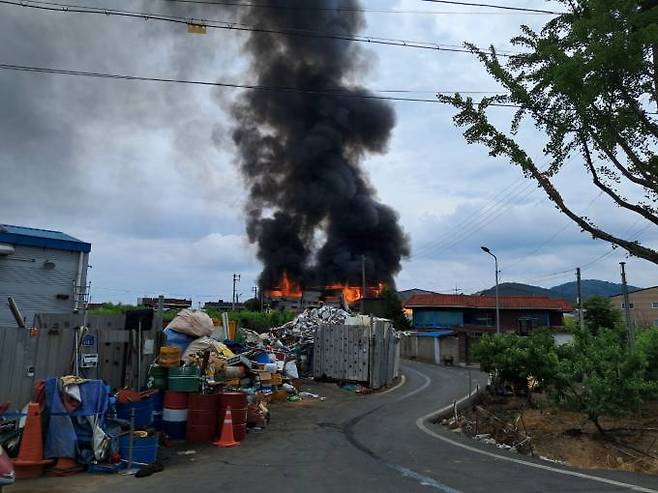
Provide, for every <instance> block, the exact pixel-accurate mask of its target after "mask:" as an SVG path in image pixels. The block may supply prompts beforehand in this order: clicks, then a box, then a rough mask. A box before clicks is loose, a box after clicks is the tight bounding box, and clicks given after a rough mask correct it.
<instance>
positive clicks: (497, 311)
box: [480, 246, 500, 334]
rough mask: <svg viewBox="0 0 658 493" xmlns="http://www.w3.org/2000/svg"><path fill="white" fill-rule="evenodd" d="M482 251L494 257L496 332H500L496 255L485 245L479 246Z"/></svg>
mask: <svg viewBox="0 0 658 493" xmlns="http://www.w3.org/2000/svg"><path fill="white" fill-rule="evenodd" d="M480 248H481V249H482V251H483V252H484V253H488V254H489V255H491V256H492V257H493V258H494V265H495V269H496V334H500V304H499V301H498V257H496V256H495V255H494V254H493V253H491V250H489V249H488V248H487V247H486V246H481V247H480Z"/></svg>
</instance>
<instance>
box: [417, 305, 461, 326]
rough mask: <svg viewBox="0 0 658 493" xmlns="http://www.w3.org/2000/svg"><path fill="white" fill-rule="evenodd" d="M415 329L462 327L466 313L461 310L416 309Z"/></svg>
mask: <svg viewBox="0 0 658 493" xmlns="http://www.w3.org/2000/svg"><path fill="white" fill-rule="evenodd" d="M413 321H414V327H419V328H423V327H455V326H456V327H461V326H463V325H464V312H462V311H461V310H449V311H448V310H432V309H414V310H413Z"/></svg>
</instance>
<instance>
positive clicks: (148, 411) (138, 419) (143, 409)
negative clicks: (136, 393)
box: [117, 397, 153, 428]
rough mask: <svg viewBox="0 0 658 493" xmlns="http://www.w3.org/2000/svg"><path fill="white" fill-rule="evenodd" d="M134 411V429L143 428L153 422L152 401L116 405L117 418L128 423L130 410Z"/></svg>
mask: <svg viewBox="0 0 658 493" xmlns="http://www.w3.org/2000/svg"><path fill="white" fill-rule="evenodd" d="M131 409H134V410H135V427H137V428H144V427H146V426H149V425H150V424H151V423H152V422H153V399H151V398H150V397H149V398H148V399H142V400H141V401H136V402H124V403H119V404H117V416H118V417H119V419H125V420H126V421H130V410H131Z"/></svg>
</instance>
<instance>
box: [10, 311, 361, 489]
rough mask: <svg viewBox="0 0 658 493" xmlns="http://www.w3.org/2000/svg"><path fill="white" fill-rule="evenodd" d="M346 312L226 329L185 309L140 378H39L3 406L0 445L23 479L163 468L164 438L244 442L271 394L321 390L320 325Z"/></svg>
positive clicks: (263, 420) (265, 418)
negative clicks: (19, 405)
mask: <svg viewBox="0 0 658 493" xmlns="http://www.w3.org/2000/svg"><path fill="white" fill-rule="evenodd" d="M349 316H350V314H349V312H346V311H344V310H341V309H339V308H334V307H329V306H325V307H321V308H315V309H311V310H307V311H305V312H303V313H301V314H300V315H298V316H297V318H296V319H295V320H293V321H291V322H288V323H286V324H284V325H283V326H281V327H277V328H274V329H271V330H270V331H269V332H266V333H263V334H258V333H256V332H254V331H251V330H248V329H244V328H237V327H234V328H233V330H226V329H225V328H228V327H229V326H230V324H229V321H228V317H225V320H224V321H223V323H222V324H221V326H220V327H221V330H220V329H218V325H219V324H218V321H213V319H211V318H210V317H209V316H208V315H207V314H206V313H205V312H202V311H195V310H188V309H184V310H181V311H180V312H178V314H177V315H176V317H175V318H174V319H173V320H172V321H171V322H170V323H169V324H168V325H167V327H166V328H165V329H164V330H163V344H162V345H161V346H160V349H159V354H158V355H157V357H156V358H155V361H154V362H153V363H152V364H151V365H150V367H149V370H148V372H147V375H146V378H145V381H144V382H142V384H143V385H142V386H141V388H139V389H130V388H124V389H120V390H118V391H115V392H112V389H110V387H109V386H108V385H106V384H105V383H104V382H103V381H102V380H89V379H83V378H80V377H77V376H63V377H59V378H50V379H47V380H45V381H39V382H38V383H37V384H36V385H35V388H34V392H33V394H34V395H33V398H32V400H31V402H30V403H29V404H28V405H27V406H25V407H24V408H23V409H22V411H21V412H18V413H16V412H14V413H9V412H6V409H5V413H4V414H2V412H3V410H2V407H1V406H0V446H4V449H5V450H6V452H7V453H8V455H9V456H11V457H13V458H14V459H13V465H14V469H15V475H16V478H17V479H21V478H34V477H39V476H41V475H43V474H45V473H48V474H49V475H60V476H62V475H70V474H74V473H78V472H80V471H83V470H86V471H89V472H117V473H121V474H135V475H136V476H140V475H142V476H143V475H149V474H152V473H153V472H158V471H160V470H162V465H161V463H160V462H159V461H158V456H159V451H160V448H161V447H162V446H168V445H170V444H171V443H172V442H176V441H184V442H187V443H193V444H199V443H212V444H214V445H216V446H220V447H231V446H236V445H239V444H240V442H241V441H243V440H245V438H246V437H247V433H248V431H250V430H255V431H262V430H263V429H264V428H266V427H267V425H268V423H269V421H270V411H269V407H270V405H271V404H272V402H275V401H283V400H286V401H290V402H297V401H301V400H303V399H319V400H324V397H321V396H319V395H318V394H314V393H310V392H303V391H302V383H303V381H304V379H306V378H310V375H312V361H313V345H314V339H313V334H314V329H315V328H316V327H317V326H318V325H319V324H323V323H329V324H342V323H345V320H346V319H347V318H348V317H349Z"/></svg>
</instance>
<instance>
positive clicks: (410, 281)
mask: <svg viewBox="0 0 658 493" xmlns="http://www.w3.org/2000/svg"><path fill="white" fill-rule="evenodd" d="M69 1H70V0H69ZM71 3H73V2H71ZM79 3H85V4H87V5H103V6H108V7H116V8H124V9H126V8H130V9H134V10H147V11H148V10H150V11H153V12H174V13H176V14H178V15H190V16H197V17H203V16H205V17H214V18H227V17H233V18H237V14H236V15H233V14H232V13H231V12H230V11H218V10H217V9H216V8H214V7H212V6H193V5H191V4H176V3H173V2H164V1H158V0H146V1H143V2H130V4H129V5H128V4H126V3H125V1H122V0H80V1H79ZM533 4H535V5H536V0H524V1H520V2H519V5H527V6H530V5H533ZM373 5H374V4H373ZM376 7H377V8H380V7H381V8H382V9H388V8H390V9H400V10H419V9H420V8H421V7H422V9H424V10H436V11H444V12H447V11H453V12H454V11H465V10H468V11H473V10H474V9H472V8H464V7H461V8H460V7H454V8H453V7H448V6H443V7H433V6H427V5H422V6H419V2H417V1H415V0H400V1H393V0H381V1H380V2H377V4H376ZM544 20H545V19H544V18H543V17H541V16H523V15H481V14H478V15H461V14H459V15H387V14H374V13H373V14H368V15H367V16H366V19H365V21H366V24H367V26H366V27H365V28H364V32H365V33H367V34H370V35H373V36H386V37H397V38H406V39H419V40H427V41H436V42H440V43H446V44H460V43H461V42H462V41H464V40H471V41H474V42H476V43H478V44H480V45H485V46H486V45H487V44H489V43H493V44H496V45H497V46H500V47H503V48H505V47H509V45H508V40H509V38H510V37H511V36H512V35H513V34H514V33H515V32H516V31H517V29H518V25H519V24H521V23H530V24H532V25H539V24H540V23H542V22H543V21H544ZM246 39H247V36H246V35H241V34H238V33H234V32H227V31H217V30H216V31H213V30H209V33H208V34H207V35H204V36H199V35H191V34H187V32H186V30H185V27H184V26H174V25H169V24H163V23H158V22H155V21H143V20H125V19H117V18H111V17H102V16H98V17H95V16H76V15H73V14H64V13H42V12H37V11H34V10H28V9H24V8H16V7H8V6H1V7H0V61H2V62H3V63H16V64H30V65H42V66H52V67H57V68H68V69H80V70H97V71H107V72H116V73H128V74H139V75H153V76H166V77H185V78H193V79H202V80H222V81H239V82H244V81H250V82H253V81H254V74H253V73H252V72H250V71H249V68H248V67H249V63H248V62H249V60H248V59H247V57H246V56H245V54H244V53H243V52H242V51H241V46H242V45H243V43H244V42H245V40H246ZM299 42H300V43H304V42H305V40H300V41H299ZM365 48H367V49H365V50H363V52H362V53H363V54H362V55H361V58H362V61H364V62H365V63H367V64H368V68H369V70H367V71H364V72H363V76H364V77H365V78H364V79H363V81H362V83H363V85H364V86H365V87H368V88H372V89H414V90H423V91H434V90H464V89H466V90H468V89H470V90H491V89H495V87H493V86H492V83H491V82H490V80H489V79H488V77H487V75H486V73H485V72H484V70H482V68H481V67H480V66H479V64H478V63H477V62H476V61H475V60H473V59H472V58H470V57H469V56H468V55H464V54H447V53H437V52H430V51H424V50H413V49H405V48H390V47H383V46H367V47H365ZM351 82H353V81H351ZM359 82H361V81H359ZM239 94H240V93H239V91H233V90H231V91H227V90H221V91H220V90H217V89H209V88H198V87H188V86H178V85H162V84H154V83H139V82H126V81H111V80H92V79H78V78H72V77H61V76H48V75H38V74H19V73H12V72H6V71H0V222H5V223H13V224H24V225H28V226H35V227H44V228H50V229H60V230H64V231H66V232H68V233H70V234H73V235H77V236H79V237H81V238H83V239H85V240H87V241H90V242H92V244H93V253H92V259H91V263H92V265H93V268H92V270H91V272H90V278H91V280H92V283H93V286H92V297H93V299H95V300H102V299H113V300H122V301H128V302H129V301H133V302H134V300H135V299H136V298H137V297H139V296H142V295H152V294H158V293H159V292H164V293H165V294H171V295H182V296H187V297H193V298H194V299H195V301H206V300H208V299H212V298H219V297H223V298H224V299H227V298H230V279H231V274H232V273H233V272H239V273H242V274H243V276H242V279H243V282H242V283H241V286H240V292H242V293H243V296H242V297H243V298H245V297H247V296H249V294H250V288H251V285H252V284H254V283H255V281H256V278H257V276H258V274H259V272H260V269H261V264H260V263H259V262H258V261H257V260H256V249H255V248H253V247H252V246H250V244H249V242H248V239H247V237H246V234H245V232H244V222H245V215H244V213H243V207H244V205H245V204H246V203H247V200H248V199H247V192H246V190H247V186H246V185H247V184H246V183H245V182H244V181H243V180H242V178H241V177H240V174H239V171H238V166H236V156H237V155H238V153H237V149H236V148H235V147H234V145H233V143H232V139H231V128H232V119H231V115H230V114H229V111H230V107H231V104H232V102H233V101H235V100H236V98H237V97H238V96H239ZM423 96H425V97H431V92H429V93H427V94H425V93H423ZM394 108H395V113H396V122H397V123H396V126H395V128H394V129H393V130H392V134H391V139H390V141H389V143H388V147H387V151H386V153H384V154H376V155H369V156H367V157H366V158H365V159H364V161H363V167H364V170H365V172H366V175H367V176H368V177H369V182H370V184H371V185H372V186H373V188H374V189H376V190H377V199H378V200H379V201H381V202H382V203H385V204H390V205H391V206H392V208H393V209H394V210H397V211H398V212H399V213H400V223H401V224H402V225H403V227H404V230H405V231H406V232H407V233H408V234H409V236H410V238H411V241H412V245H411V246H412V256H411V258H410V259H409V260H408V261H404V262H403V264H402V265H403V268H402V271H401V272H400V273H399V275H398V276H397V277H396V280H397V285H398V287H400V288H406V287H413V286H418V287H424V288H427V289H438V290H449V289H452V288H454V287H455V285H457V286H458V287H459V288H461V289H464V290H465V291H466V292H469V291H472V290H477V289H481V288H484V287H488V286H489V285H491V284H492V279H493V272H492V271H493V266H491V265H490V264H491V259H490V258H488V257H486V256H484V255H483V254H482V253H481V252H480V250H479V246H480V244H487V245H488V246H490V247H491V248H492V249H494V250H496V252H497V254H498V255H499V257H500V259H501V268H502V270H503V274H502V275H503V279H504V280H525V281H534V282H536V283H538V284H543V285H552V284H558V283H560V282H564V281H569V280H572V278H573V276H572V275H571V274H562V275H561V276H558V277H552V278H549V279H543V278H545V277H546V275H547V274H551V273H554V272H559V271H563V270H566V269H570V268H571V267H575V266H576V265H579V264H580V265H584V264H586V263H588V262H591V261H592V260H595V259H596V258H597V257H600V256H601V255H602V254H605V253H606V252H608V251H609V250H610V249H609V247H607V246H606V245H605V244H604V243H602V242H599V241H593V240H591V239H590V238H588V237H587V236H585V235H583V234H581V233H580V232H579V231H578V228H577V227H575V226H573V225H571V224H569V222H568V221H567V220H566V219H565V218H564V217H562V216H561V215H560V214H558V213H557V212H556V211H555V210H554V208H553V207H552V206H551V205H550V203H548V201H547V200H546V199H545V198H544V197H543V196H542V194H541V193H540V192H539V191H537V190H535V189H534V187H532V186H530V187H529V188H527V189H524V188H523V187H525V186H526V184H527V183H528V182H526V181H524V180H523V179H522V178H521V175H520V172H519V171H518V170H517V169H514V168H512V167H511V166H509V165H508V164H506V163H504V162H502V161H500V160H496V159H491V158H489V157H488V156H487V155H486V153H485V152H484V150H483V149H481V148H478V147H475V146H467V145H466V144H465V143H464V141H463V138H462V137H461V134H460V132H459V130H457V129H455V128H454V127H453V125H452V122H451V116H452V111H451V110H450V109H449V108H445V107H441V106H439V105H434V104H410V103H396V104H395V105H394ZM499 115H500V116H499V117H500V118H501V119H505V118H509V117H510V115H509V113H506V112H505V111H504V110H499ZM523 138H524V139H526V141H527V142H528V143H529V145H530V146H531V147H532V148H533V149H534V150H535V155H537V156H539V155H541V147H542V142H541V140H540V139H539V138H538V136H537V135H535V134H534V133H533V132H532V131H528V132H526V133H525V134H523ZM579 178H580V175H579V174H578V171H577V166H573V167H567V169H566V170H565V172H564V175H563V176H561V177H560V184H561V185H562V186H563V188H564V190H565V195H566V196H567V199H568V200H569V201H570V202H571V203H573V204H576V207H577V208H579V210H581V211H582V210H584V211H586V213H587V215H588V216H590V217H593V218H597V219H600V220H601V222H602V223H603V224H604V225H609V226H610V227H611V228H614V230H615V231H617V232H624V231H627V230H628V231H631V232H634V231H637V230H639V229H640V228H641V226H642V225H641V224H636V223H635V218H634V217H633V216H628V215H624V214H621V213H620V211H618V210H617V209H615V208H614V207H613V206H612V205H611V204H610V203H609V202H608V201H607V200H606V199H605V198H598V199H596V200H594V199H595V198H596V195H597V193H596V192H595V191H594V190H593V189H591V188H588V187H583V186H581V185H579V180H578V179H579ZM501 193H502V194H501ZM593 200H594V201H593ZM592 201H593V202H592ZM590 204H591V205H590ZM487 211H489V213H487ZM469 230H474V232H473V234H470V235H468V236H466V235H465V234H466V233H467V232H468V231H469ZM642 234H643V236H642V239H643V240H644V241H648V242H650V243H651V242H653V244H654V245H656V242H657V241H658V237H657V235H656V233H655V232H653V231H651V230H647V231H644V232H643V233H642ZM462 236H463V238H462ZM453 243H454V244H453ZM620 260H624V255H623V253H622V252H621V251H616V252H614V253H613V254H611V255H609V256H607V257H605V258H603V259H602V260H600V261H598V262H596V263H594V264H593V265H591V266H590V267H588V268H586V269H585V271H584V275H585V277H599V278H604V279H609V280H617V279H618V267H619V266H618V262H619V261H620ZM627 267H628V271H629V280H630V281H632V283H633V284H637V285H650V284H656V279H657V278H658V269H657V268H656V267H655V266H652V265H650V264H647V263H646V262H642V261H637V260H631V261H629V265H628V266H627Z"/></svg>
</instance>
